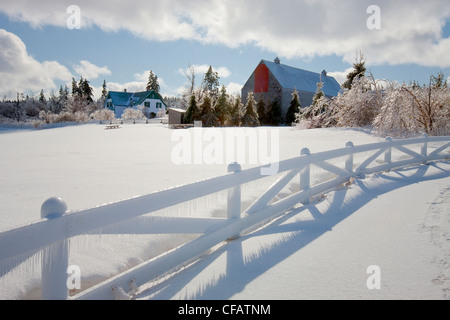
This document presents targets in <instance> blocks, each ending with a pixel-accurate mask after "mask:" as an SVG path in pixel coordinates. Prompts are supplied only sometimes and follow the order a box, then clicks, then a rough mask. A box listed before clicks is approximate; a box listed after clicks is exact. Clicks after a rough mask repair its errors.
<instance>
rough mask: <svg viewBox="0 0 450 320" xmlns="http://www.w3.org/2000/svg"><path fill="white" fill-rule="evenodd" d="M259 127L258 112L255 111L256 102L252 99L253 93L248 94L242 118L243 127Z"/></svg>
mask: <svg viewBox="0 0 450 320" xmlns="http://www.w3.org/2000/svg"><path fill="white" fill-rule="evenodd" d="M259 125H260V123H259V119H258V112H257V111H256V101H255V99H254V98H253V92H249V93H248V97H247V104H246V105H245V111H244V115H243V116H242V126H243V127H258V126H259Z"/></svg>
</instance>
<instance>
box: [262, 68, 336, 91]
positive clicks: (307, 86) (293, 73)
mask: <svg viewBox="0 0 450 320" xmlns="http://www.w3.org/2000/svg"><path fill="white" fill-rule="evenodd" d="M261 63H264V64H265V65H266V66H267V68H268V69H269V70H270V72H271V73H272V74H273V75H274V77H275V78H276V79H277V80H278V82H279V83H280V85H281V86H282V87H283V88H286V89H296V90H298V91H307V92H316V90H317V83H319V82H320V81H322V82H323V88H322V90H323V93H324V94H325V95H327V96H337V95H338V93H339V91H340V90H341V86H340V85H339V83H338V82H337V81H336V79H334V78H333V77H330V76H327V75H326V73H324V72H323V73H322V74H320V73H315V72H311V71H307V70H303V69H298V68H294V67H290V66H287V65H284V64H280V63H276V62H271V61H267V60H262V61H261Z"/></svg>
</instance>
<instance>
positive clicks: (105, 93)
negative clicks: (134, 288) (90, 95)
mask: <svg viewBox="0 0 450 320" xmlns="http://www.w3.org/2000/svg"><path fill="white" fill-rule="evenodd" d="M107 96H108V89H107V88H106V80H103V85H102V97H101V98H102V99H103V101H105V100H106V97H107Z"/></svg>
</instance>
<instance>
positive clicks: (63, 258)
mask: <svg viewBox="0 0 450 320" xmlns="http://www.w3.org/2000/svg"><path fill="white" fill-rule="evenodd" d="M66 212H67V204H66V203H65V202H64V201H63V200H61V199H59V198H56V197H53V198H50V199H48V200H47V201H45V202H44V203H43V204H42V206H41V218H44V219H49V220H52V219H58V218H60V217H62V216H63V215H64V214H65V213H66ZM68 249H69V248H68V242H67V240H62V241H59V242H57V243H54V244H51V245H50V246H49V247H47V248H44V251H43V253H42V288H41V292H42V299H43V300H66V299H67V298H68V294H69V293H68V288H67V267H68V264H69V253H68Z"/></svg>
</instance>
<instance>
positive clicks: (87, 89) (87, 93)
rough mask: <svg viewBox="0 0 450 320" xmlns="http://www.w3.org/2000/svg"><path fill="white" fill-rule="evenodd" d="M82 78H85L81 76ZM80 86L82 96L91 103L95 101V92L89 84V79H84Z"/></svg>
mask: <svg viewBox="0 0 450 320" xmlns="http://www.w3.org/2000/svg"><path fill="white" fill-rule="evenodd" d="M82 79H83V78H81V80H82ZM81 80H80V82H81ZM79 87H80V91H81V96H82V97H84V98H85V99H86V100H87V101H88V102H89V103H90V102H94V100H93V99H92V97H93V96H94V93H93V89H92V87H91V86H90V84H89V81H88V80H87V79H84V80H83V81H82V82H81V85H80V86H79Z"/></svg>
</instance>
